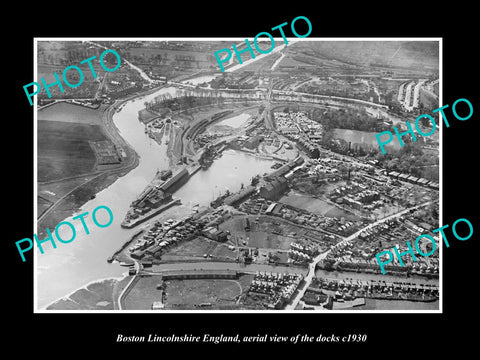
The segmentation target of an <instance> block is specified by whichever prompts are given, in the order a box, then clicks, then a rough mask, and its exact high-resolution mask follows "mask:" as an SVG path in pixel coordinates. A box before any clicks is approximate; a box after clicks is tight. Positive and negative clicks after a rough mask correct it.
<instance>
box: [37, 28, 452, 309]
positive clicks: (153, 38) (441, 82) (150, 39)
mask: <svg viewBox="0 0 480 360" xmlns="http://www.w3.org/2000/svg"><path fill="white" fill-rule="evenodd" d="M245 39H246V38H244V37H212V38H195V37H168V38H156V37H152V38H148V37H147V38H145V37H141V38H135V37H119V38H112V37H106V38H104V37H65V38H63V37H48V38H33V46H34V50H33V57H34V58H33V64H34V70H33V74H34V80H33V81H37V75H38V73H37V42H38V41H199V42H200V41H232V40H233V41H245ZM248 39H249V41H253V38H248ZM274 39H275V41H277V40H279V41H283V39H282V38H281V37H280V38H278V37H275V38H274ZM290 40H293V41H292V42H290ZM287 41H288V42H289V44H290V43H294V42H296V41H328V42H329V41H385V42H388V41H392V42H394V41H438V42H439V68H438V75H439V107H441V106H443V38H442V37H390V38H384V37H368V38H364V37H363V38H362V37H360V38H358V37H332V38H319V37H311V38H310V37H306V38H291V37H287ZM218 50H220V49H218ZM271 53H273V51H271V52H270V53H268V54H264V56H268V55H270V54H271ZM262 55H263V54H262ZM262 55H258V56H256V57H255V59H256V60H259V59H261V58H263V57H264V56H262ZM244 63H246V61H245V62H244ZM33 106H34V125H33V129H34V151H33V156H34V168H33V169H34V175H33V187H34V204H35V205H34V209H33V214H34V233H36V230H37V226H38V224H37V217H38V216H37V170H38V164H37V121H38V118H37V112H38V110H37V97H36V96H35V98H34V105H33ZM441 123H442V124H441V126H440V134H439V163H440V166H439V171H440V174H439V179H440V188H439V197H440V201H439V207H440V209H439V215H440V219H439V224H440V226H442V225H443V195H442V189H443V149H442V144H443V122H441ZM440 244H441V246H440V249H439V261H440V276H439V292H440V298H439V309H438V310H353V311H352V310H350V311H349V310H325V311H322V310H159V311H156V310H155V311H154V310H46V309H38V308H37V302H38V293H37V285H38V284H37V256H38V255H37V251H36V249H35V250H34V251H33V252H34V255H33V270H34V271H33V276H34V281H33V284H34V285H33V286H34V289H33V291H34V298H33V312H34V313H43V314H56V313H74V314H86V313H95V314H118V313H120V314H129V313H134V314H171V313H176V314H205V313H206V314H218V313H220V314H230V313H240V314H252V313H253V314H272V313H273V314H292V313H293V314H310V315H311V314H365V313H368V314H385V313H388V314H392V313H403V314H404V313H422V314H423V313H430V314H441V313H443V256H442V255H443V242H442V241H440ZM100 280H101V279H98V280H94V281H93V282H95V281H100ZM83 286H85V285H83ZM79 288H80V287H79ZM79 288H78V289H79ZM78 289H76V290H78ZM76 290H74V291H76ZM65 296H68V295H65ZM60 299H61V298H59V299H57V300H60ZM392 301H395V300H392ZM52 303H53V302H52ZM50 304H51V303H50ZM47 306H48V305H47Z"/></svg>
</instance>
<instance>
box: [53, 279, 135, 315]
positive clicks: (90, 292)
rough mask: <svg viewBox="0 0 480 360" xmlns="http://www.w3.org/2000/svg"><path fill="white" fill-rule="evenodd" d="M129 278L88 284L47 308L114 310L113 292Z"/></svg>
mask: <svg viewBox="0 0 480 360" xmlns="http://www.w3.org/2000/svg"><path fill="white" fill-rule="evenodd" d="M126 280H127V279H122V280H121V281H118V280H116V279H105V280H101V281H97V282H93V283H90V284H88V285H87V286H85V287H82V288H80V289H78V290H76V291H75V292H73V293H72V294H70V295H69V296H68V297H64V298H62V299H59V300H58V301H56V302H55V303H53V304H51V305H49V306H48V307H47V310H87V309H88V310H113V309H114V304H113V294H114V293H116V292H117V288H118V287H119V286H125V283H126Z"/></svg>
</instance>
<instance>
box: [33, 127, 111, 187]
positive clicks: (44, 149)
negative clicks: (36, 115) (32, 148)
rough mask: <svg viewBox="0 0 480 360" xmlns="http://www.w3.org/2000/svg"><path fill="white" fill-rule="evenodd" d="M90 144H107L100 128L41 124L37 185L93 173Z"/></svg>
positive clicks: (93, 157)
mask: <svg viewBox="0 0 480 360" xmlns="http://www.w3.org/2000/svg"><path fill="white" fill-rule="evenodd" d="M89 140H92V141H100V140H106V137H105V135H104V134H103V132H102V129H101V127H100V126H99V125H87V124H80V123H64V122H59V121H46V120H45V121H39V122H38V181H40V182H42V181H49V180H55V179H59V178H63V177H69V176H75V175H79V174H82V173H88V172H91V171H93V170H94V165H95V153H94V152H93V150H92V148H91V146H90V144H89V143H88V141H89Z"/></svg>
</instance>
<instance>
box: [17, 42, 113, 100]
mask: <svg viewBox="0 0 480 360" xmlns="http://www.w3.org/2000/svg"><path fill="white" fill-rule="evenodd" d="M108 53H112V54H113V55H115V57H116V58H117V65H116V66H115V67H114V68H113V69H110V68H108V67H106V66H105V61H104V57H105V55H106V54H108ZM95 58H96V56H92V57H89V58H88V59H85V60H83V61H80V64H88V66H89V67H90V71H91V72H92V75H93V78H94V79H96V78H97V77H98V76H97V73H96V72H95V69H94V68H93V65H92V60H94V59H95ZM99 60H100V65H101V66H102V68H103V69H104V70H105V71H107V72H114V71H116V70H117V69H118V68H119V67H120V65H121V62H122V60H121V59H120V55H118V53H117V52H116V51H115V50H111V49H107V50H105V51H104V52H103V53H101V54H100V59H99ZM68 71H76V72H77V73H78V75H79V77H80V80H79V81H78V82H77V83H76V84H71V83H70V82H68V80H67V78H66V76H65V75H66V74H67V72H68ZM53 76H54V77H55V80H56V81H54V82H53V83H51V84H47V82H46V81H45V79H44V78H43V77H42V79H41V82H42V84H43V87H44V89H45V91H46V92H47V95H48V97H49V98H51V97H52V94H51V93H50V90H49V89H50V88H51V87H53V86H55V85H58V87H59V89H60V91H61V92H62V93H63V92H64V88H63V85H62V83H61V81H60V78H59V77H58V74H57V73H56V72H54V73H53ZM62 78H63V82H64V83H65V84H66V85H67V86H68V87H71V88H76V87H78V86H80V85H81V84H82V83H83V72H82V69H81V68H79V67H78V66H75V65H70V66H67V67H66V68H65V69H64V70H63V73H62ZM30 86H36V87H37V89H36V90H35V91H34V92H33V93H30V92H29V91H28V90H27V88H28V87H30ZM23 90H24V91H25V94H26V95H27V99H28V101H29V102H30V105H33V102H32V97H33V96H35V95H37V94H38V93H40V91H41V90H42V85H40V84H39V83H38V82H35V81H34V82H31V83H30V84H27V85H24V86H23Z"/></svg>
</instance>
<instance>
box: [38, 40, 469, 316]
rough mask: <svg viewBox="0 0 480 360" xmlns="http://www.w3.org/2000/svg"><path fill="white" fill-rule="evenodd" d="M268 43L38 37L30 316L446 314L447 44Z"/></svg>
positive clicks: (316, 41) (417, 42)
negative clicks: (443, 169) (442, 224)
mask: <svg viewBox="0 0 480 360" xmlns="http://www.w3.org/2000/svg"><path fill="white" fill-rule="evenodd" d="M272 39H273V38H272ZM263 40H264V41H260V38H258V39H255V41H253V40H248V39H247V40H243V41H242V39H233V40H231V41H230V42H228V41H219V40H216V41H212V40H209V39H203V40H202V41H198V40H192V39H191V40H182V39H172V40H170V39H152V40H137V39H121V40H114V39H106V40H98V41H96V40H95V39H82V40H80V39H75V40H70V41H58V40H55V39H36V52H37V75H36V78H37V79H41V81H40V85H38V86H37V85H36V84H35V85H32V88H39V89H41V90H40V92H39V93H38V94H37V95H36V96H35V97H36V101H37V104H36V106H37V107H36V110H37V113H36V116H37V122H36V126H37V156H36V169H37V195H36V200H37V209H36V210H37V216H36V217H37V219H38V222H37V233H36V235H37V237H38V239H39V240H40V241H41V243H40V244H38V245H37V244H35V245H36V246H35V248H36V249H35V250H34V251H35V255H36V256H35V260H36V266H35V267H36V294H37V304H36V306H37V310H42V311H43V310H46V311H49V310H53V311H60V310H65V311H129V310H134V311H138V310H144V311H152V310H155V311H157V310H158V311H175V310H179V311H180V310H190V311H210V310H221V311H223V310H231V311H242V310H246V311H281V310H288V311H297V310H300V311H305V310H310V311H377V310H378V311H386V310H392V311H407V310H415V311H418V310H424V311H432V310H439V309H440V302H441V289H440V287H439V277H440V276H441V263H440V261H439V256H438V254H439V250H438V249H440V243H441V242H442V241H443V240H442V239H441V238H440V233H432V230H435V229H437V228H439V219H440V217H439V216H440V210H439V209H440V204H439V203H440V197H439V189H440V176H439V174H440V171H439V169H440V152H439V143H440V140H439V132H440V129H441V124H440V122H439V120H438V119H439V117H438V112H437V113H433V111H434V110H435V109H437V108H438V107H439V97H440V89H441V79H440V78H439V73H440V71H439V70H440V69H439V66H440V58H441V56H440V55H441V41H440V40H439V39H404V40H398V39H340V40H332V39H328V40H325V39H308V38H288V39H287V40H286V41H283V39H282V38H274V40H273V41H271V40H270V39H269V38H268V37H266V36H265V39H263ZM231 42H234V44H233V45H234V46H233V45H232V44H231ZM254 43H255V44H254ZM253 44H254V45H255V47H258V49H259V50H260V51H263V52H266V51H268V49H269V48H273V50H271V51H270V52H269V53H267V54H258V51H257V54H256V55H254V56H255V58H253V57H251V53H253V51H254V49H255V48H254V47H253ZM275 45H276V46H275ZM252 48H253V49H252ZM221 49H223V50H221ZM218 50H221V51H220V52H218V53H217V51H218ZM214 54H215V56H214ZM216 54H219V55H221V56H218V55H216ZM253 54H254V53H253ZM216 56H217V58H216ZM228 57H229V60H228V61H226V59H227V58H228ZM242 58H243V59H242ZM85 59H90V60H89V61H88V62H85V61H84V60H85ZM247 59H248V60H247ZM240 60H241V61H242V64H240ZM89 66H91V68H89ZM69 67H70V68H69ZM220 67H221V68H220ZM64 69H67V71H65V70H64ZM55 73H56V74H62V75H59V78H60V76H61V77H62V78H60V82H63V83H64V84H63V88H62V87H61V86H60V84H59V83H55V81H56V78H55V76H54V75H53V74H55ZM52 84H53V85H52ZM72 84H74V85H75V87H70V86H71V85H72ZM69 85H70V86H69ZM47 86H50V87H47ZM46 90H48V92H47V91H46ZM62 90H63V91H62ZM30 91H31V92H33V90H30ZM460 107H461V106H460V105H458V108H459V109H460ZM466 108H467V109H468V107H466ZM462 110H463V109H462ZM459 111H460V110H459ZM421 114H432V116H431V119H433V122H432V120H430V119H429V118H427V117H425V118H423V119H420V120H421V121H416V118H417V117H418V116H419V115H421ZM434 115H436V116H435V118H434V117H433V116H434ZM406 120H407V121H410V123H411V124H412V125H411V127H416V133H413V132H411V133H408V126H407V125H406ZM440 121H441V120H440ZM436 124H438V125H436ZM393 128H395V129H397V132H398V133H403V134H402V135H400V136H397V135H396V133H395V132H394V131H393V130H392V129H393ZM383 132H385V133H384V134H382V136H381V137H379V140H377V134H381V133H383ZM392 134H393V135H392ZM422 134H423V135H428V134H431V135H429V136H423V135H422ZM388 140H390V141H388ZM379 144H381V145H382V146H384V144H385V146H384V149H381V148H380V147H379ZM382 151H383V152H382ZM384 153H385V154H384ZM102 207H105V208H102ZM107 208H108V209H107ZM97 218H99V219H98V220H97ZM97 221H98V223H100V224H102V225H103V226H101V227H99V226H98V225H97V224H96V222H97ZM61 222H64V223H63V224H61V225H58V224H59V223H61ZM106 225H108V226H106ZM46 229H50V231H51V233H52V235H51V239H50V237H49V235H48V233H47V232H46ZM54 229H55V231H54ZM428 232H430V233H431V234H432V236H430V237H425V238H420V239H419V240H418V241H415V239H416V238H417V237H419V236H420V235H422V234H423V233H428ZM406 234H408V235H409V237H410V239H413V240H411V241H410V242H411V244H412V247H413V248H414V252H413V253H411V254H404V255H402V256H399V255H395V252H394V251H393V250H391V249H392V248H394V247H395V246H396V247H397V249H398V253H403V252H405V251H406V250H408V245H407V244H406V240H408V239H409V238H405V235H406ZM62 240H63V241H62ZM54 244H55V247H54ZM385 250H388V252H387V253H386V254H385V255H386V256H385V257H381V258H380V257H379V258H378V259H377V258H376V254H378V253H381V252H382V251H385ZM32 251H33V250H32ZM42 252H43V253H42ZM425 254H428V256H425ZM384 263H385V264H384Z"/></svg>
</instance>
